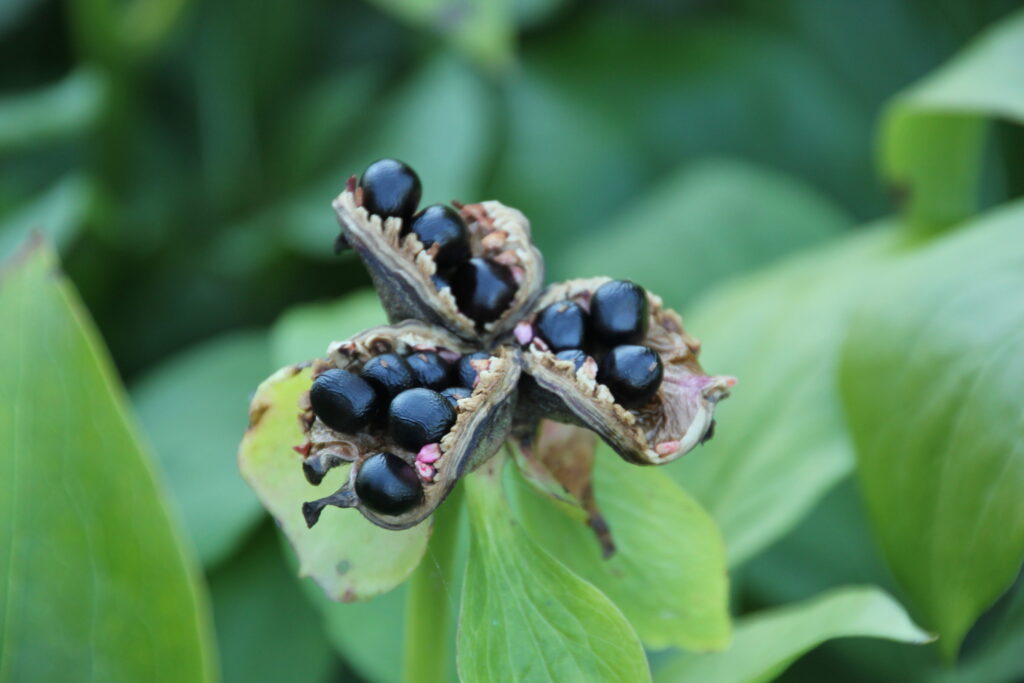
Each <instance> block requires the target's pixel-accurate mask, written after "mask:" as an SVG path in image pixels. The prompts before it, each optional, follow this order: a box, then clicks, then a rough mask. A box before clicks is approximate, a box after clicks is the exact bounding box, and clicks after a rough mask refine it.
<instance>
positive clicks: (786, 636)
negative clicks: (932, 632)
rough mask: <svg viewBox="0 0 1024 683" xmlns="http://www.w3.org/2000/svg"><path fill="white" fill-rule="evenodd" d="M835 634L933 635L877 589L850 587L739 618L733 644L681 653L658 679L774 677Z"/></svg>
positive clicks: (713, 681)
mask: <svg viewBox="0 0 1024 683" xmlns="http://www.w3.org/2000/svg"><path fill="white" fill-rule="evenodd" d="M833 638H886V639H889V640H898V641H903V642H908V643H926V642H928V641H929V640H931V636H929V634H927V633H925V632H924V631H922V630H921V629H919V628H918V627H917V626H915V625H914V623H913V622H912V621H911V620H910V618H909V617H908V616H907V614H906V612H904V611H903V608H902V607H900V605H899V603H897V602H896V601H895V600H893V599H892V598H891V597H889V595H888V594H886V593H884V592H883V591H881V590H879V589H877V588H871V587H851V588H843V589H839V590H834V591H830V592H828V593H825V594H824V595H822V596H820V597H817V598H815V599H813V600H808V601H806V602H802V603H798V604H795V605H788V606H786V607H781V608H778V609H773V610H769V611H766V612H762V613H759V614H756V615H755V616H752V617H748V618H747V619H744V620H742V621H740V622H739V624H738V625H737V628H736V637H735V639H734V640H733V644H732V647H731V648H729V649H728V650H727V651H725V652H719V653H715V654H708V655H696V654H688V653H681V654H679V655H677V656H676V657H675V658H673V659H671V660H669V661H668V662H667V663H665V665H664V666H663V667H659V669H658V671H657V675H656V676H655V680H656V681H658V682H659V683H674V682H675V681H701V682H702V683H733V682H735V683H747V682H753V681H770V680H772V679H774V678H775V677H776V676H777V675H779V674H780V673H782V672H783V671H784V670H785V669H786V667H788V666H789V665H790V664H791V663H792V662H793V660H795V659H797V658H798V657H799V656H800V655H802V654H804V653H805V652H807V651H809V650H811V649H812V648H814V647H816V646H817V645H820V644H821V643H823V642H825V641H826V640H830V639H833Z"/></svg>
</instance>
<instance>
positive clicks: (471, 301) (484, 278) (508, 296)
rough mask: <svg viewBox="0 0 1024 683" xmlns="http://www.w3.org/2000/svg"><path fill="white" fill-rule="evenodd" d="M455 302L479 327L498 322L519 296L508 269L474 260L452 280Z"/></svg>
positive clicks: (462, 267) (456, 272)
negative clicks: (516, 295) (494, 321)
mask: <svg viewBox="0 0 1024 683" xmlns="http://www.w3.org/2000/svg"><path fill="white" fill-rule="evenodd" d="M452 293H453V294H454V295H455V302H456V303H457V304H458V306H459V310H460V311H462V312H463V313H464V314H465V315H466V316H467V317H469V318H470V319H471V320H473V321H475V322H476V323H477V325H478V326H483V324H484V323H489V322H491V321H492V320H497V319H498V317H499V316H501V314H502V313H504V311H505V309H506V308H508V305H509V304H510V303H512V298H513V297H514V296H515V294H516V281H515V279H514V278H513V277H512V271H511V270H509V269H508V268H506V267H505V266H503V265H501V264H498V263H494V262H492V261H488V260H487V259H483V258H472V259H470V260H469V261H466V262H465V263H463V264H462V265H461V266H459V267H458V268H457V269H456V271H455V275H454V277H453V278H452Z"/></svg>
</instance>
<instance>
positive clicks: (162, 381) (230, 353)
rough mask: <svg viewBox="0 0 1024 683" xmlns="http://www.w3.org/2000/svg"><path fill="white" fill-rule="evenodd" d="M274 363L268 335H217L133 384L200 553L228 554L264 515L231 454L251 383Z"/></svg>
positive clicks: (205, 557)
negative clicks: (239, 473) (271, 360)
mask: <svg viewBox="0 0 1024 683" xmlns="http://www.w3.org/2000/svg"><path fill="white" fill-rule="evenodd" d="M271 368H272V365H271V362H270V350H269V348H268V344H267V336H266V334H264V333H258V332H247V333H236V334H230V335H225V336H222V337H218V338H216V339H214V340H212V341H209V342H206V343H204V344H201V345H199V346H197V347H194V348H192V349H189V350H188V351H185V352H184V353H182V354H179V355H178V356H175V357H173V358H171V359H169V360H167V361H165V362H164V363H162V364H161V365H160V366H159V367H158V368H157V369H155V370H153V371H152V372H150V373H149V374H148V375H146V376H145V377H144V378H143V379H142V380H140V381H139V382H138V383H137V384H136V385H135V386H134V387H133V391H132V396H133V398H134V399H135V406H136V408H137V409H138V411H139V416H140V417H141V418H142V424H143V425H144V426H145V427H146V431H147V432H148V434H149V435H150V437H151V438H152V440H153V444H154V445H155V446H156V452H157V456H158V459H159V461H160V464H161V466H162V468H163V471H164V475H165V477H166V480H167V483H168V486H169V487H170V490H171V493H172V494H173V496H174V498H175V501H176V502H177V504H178V509H179V510H180V512H181V515H182V516H183V517H184V520H185V527H186V528H187V529H188V531H189V534H190V535H191V536H192V542H193V543H194V545H195V547H196V550H197V551H198V553H199V558H200V559H201V560H202V561H203V564H204V565H206V566H212V565H214V564H216V563H217V562H218V561H220V560H221V559H223V558H224V557H226V556H227V555H228V554H229V553H230V552H231V551H232V550H233V549H234V548H235V547H236V546H237V545H238V543H239V541H241V540H242V537H243V536H244V535H245V534H246V533H247V532H248V531H249V530H250V529H251V528H252V527H253V525H254V523H255V522H256V521H257V520H258V519H260V517H261V516H262V508H261V506H260V504H259V501H258V500H257V499H256V497H255V496H254V495H253V493H252V490H251V489H250V488H249V487H248V486H246V485H245V482H244V481H243V480H242V478H241V477H240V476H238V466H237V464H236V462H235V458H234V454H235V452H236V450H237V448H238V435H239V434H240V433H241V432H242V431H243V430H244V429H245V426H246V419H247V417H246V416H247V408H248V404H249V397H250V396H251V395H252V390H253V387H255V386H256V385H257V384H258V383H259V381H260V380H261V379H262V378H263V377H265V376H266V375H267V373H268V372H269V371H270V369H271Z"/></svg>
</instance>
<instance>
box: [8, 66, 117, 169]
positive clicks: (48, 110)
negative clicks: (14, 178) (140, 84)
mask: <svg viewBox="0 0 1024 683" xmlns="http://www.w3.org/2000/svg"><path fill="white" fill-rule="evenodd" d="M105 97H106V83H105V82H104V80H103V78H102V77H101V76H100V74H99V73H97V72H95V71H92V70H90V69H78V70H76V71H72V72H71V73H70V74H68V75H67V76H65V77H64V78H63V79H62V80H60V81H58V82H56V83H54V84H53V85H49V86H46V87H44V88H41V89H39V90H36V91H34V92H30V93H26V94H23V95H10V96H7V97H3V98H0V154H7V153H10V152H16V151H22V150H26V149H31V148H34V147H40V146H42V145H46V144H50V143H52V142H59V141H62V140H67V139H70V138H75V137H79V136H81V135H84V134H85V133H86V132H88V130H89V129H90V128H91V127H92V126H93V124H94V123H95V122H96V119H97V118H98V116H99V114H100V110H101V108H102V106H103V99H104V98H105Z"/></svg>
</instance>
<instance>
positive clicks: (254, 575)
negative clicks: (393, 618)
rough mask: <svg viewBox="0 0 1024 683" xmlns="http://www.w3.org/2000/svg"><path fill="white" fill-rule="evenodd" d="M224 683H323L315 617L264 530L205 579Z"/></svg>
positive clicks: (325, 647) (324, 651)
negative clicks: (207, 579)
mask: <svg viewBox="0 0 1024 683" xmlns="http://www.w3.org/2000/svg"><path fill="white" fill-rule="evenodd" d="M210 592H211V594H212V597H213V614H214V623H215V624H216V627H217V640H218V642H219V645H220V665H221V674H222V676H221V677H222V679H223V680H224V683H278V682H279V681H302V682H304V683H315V682H316V681H327V680H328V675H329V673H330V671H331V668H332V665H333V663H334V661H333V660H334V657H333V655H332V653H331V648H330V645H329V644H328V642H327V638H326V637H325V635H324V632H323V625H322V623H321V621H320V615H319V614H317V612H316V610H314V609H313V608H312V606H311V605H310V604H309V602H308V601H307V599H306V596H305V595H303V594H302V591H301V590H299V586H298V583H297V581H296V579H295V577H294V575H293V574H292V573H291V572H290V571H289V569H288V567H287V566H286V565H285V562H284V559H283V558H282V557H281V546H280V544H279V543H278V540H277V538H276V533H275V532H274V530H273V528H272V527H271V526H270V525H264V526H263V527H262V528H261V529H260V531H259V533H258V534H257V535H256V536H255V537H254V538H252V539H251V540H250V541H249V542H248V543H246V544H245V545H244V546H243V547H242V549H241V550H240V552H238V553H237V554H236V555H234V556H233V557H232V558H231V559H230V560H228V561H227V562H225V563H224V564H223V565H221V566H220V567H218V568H217V569H216V570H214V571H213V572H212V574H211V575H210Z"/></svg>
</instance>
